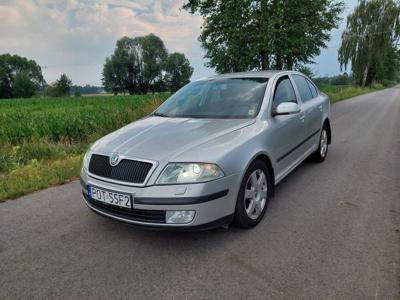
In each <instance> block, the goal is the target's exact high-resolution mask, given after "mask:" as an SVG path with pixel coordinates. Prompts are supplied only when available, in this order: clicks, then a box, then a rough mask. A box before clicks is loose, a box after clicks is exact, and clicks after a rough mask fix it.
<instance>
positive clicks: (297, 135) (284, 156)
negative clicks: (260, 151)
mask: <svg viewBox="0 0 400 300" xmlns="http://www.w3.org/2000/svg"><path fill="white" fill-rule="evenodd" d="M273 91H274V94H273V98H272V105H271V122H270V124H269V125H270V126H269V128H271V130H269V131H268V132H270V135H269V136H268V137H267V139H268V141H267V142H268V145H271V146H272V147H271V150H270V151H271V152H272V156H273V157H274V159H275V165H276V175H277V177H279V176H280V174H283V173H285V171H286V170H287V169H289V168H290V167H291V166H292V165H293V163H295V162H296V161H297V160H298V159H299V158H300V157H301V154H302V153H301V151H299V147H298V145H299V144H300V143H301V141H302V139H303V135H304V132H303V130H304V124H303V121H304V118H303V114H302V113H298V114H293V115H276V116H273V114H272V111H274V109H275V108H276V107H277V106H278V105H279V104H280V103H283V102H295V103H298V100H297V97H296V93H295V90H294V88H293V84H292V81H291V79H290V78H289V76H288V75H283V76H281V77H280V78H279V79H278V80H277V81H276V83H275V87H274V88H273Z"/></svg>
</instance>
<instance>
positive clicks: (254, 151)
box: [81, 71, 331, 230]
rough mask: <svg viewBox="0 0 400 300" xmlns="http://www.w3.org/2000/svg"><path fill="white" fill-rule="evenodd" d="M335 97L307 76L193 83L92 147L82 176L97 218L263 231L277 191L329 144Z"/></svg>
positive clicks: (245, 76)
mask: <svg viewBox="0 0 400 300" xmlns="http://www.w3.org/2000/svg"><path fill="white" fill-rule="evenodd" d="M329 118H330V102H329V98H328V97H327V96H326V95H325V94H323V93H321V92H320V91H318V88H317V87H316V86H315V85H314V84H313V83H312V82H311V80H310V79H308V78H307V77H306V76H304V75H303V74H301V73H298V72H294V71H265V72H247V73H234V74H225V75H219V76H215V77H211V78H208V79H204V80H199V81H195V82H192V83H190V84H188V85H186V86H185V87H183V88H182V89H180V90H179V91H178V92H177V93H175V94H174V95H172V96H171V97H170V98H169V99H168V100H167V101H165V102H164V103H163V104H162V105H161V106H160V107H159V108H158V109H157V110H156V111H155V112H154V113H152V114H151V115H149V116H147V117H145V118H143V119H141V120H139V121H136V122H133V123H131V124H129V125H127V126H125V127H123V128H121V129H119V130H117V131H115V132H113V133H111V134H109V135H107V136H105V137H103V138H101V139H100V140H98V141H97V142H95V143H94V144H93V146H92V147H91V148H90V149H89V151H88V152H87V153H86V155H85V157H84V161H83V167H82V171H81V184H82V187H83V196H84V198H85V202H86V204H87V206H88V207H89V208H90V209H91V210H93V211H94V212H96V213H98V214H100V215H103V216H105V217H109V218H111V219H114V220H118V221H123V222H127V223H130V224H132V225H136V226H142V227H151V228H165V229H183V230H186V229H191V230H198V229H207V228H212V227H218V226H222V225H226V224H231V223H234V224H235V225H236V226H239V227H242V228H250V227H253V226H255V225H256V224H258V223H259V222H260V221H261V220H262V218H263V216H264V214H265V211H266V209H267V205H268V200H269V199H270V198H271V196H272V195H273V193H274V187H275V185H276V184H278V183H279V182H280V181H281V180H282V179H283V178H284V177H285V176H287V175H288V174H289V173H290V172H291V171H292V170H293V169H294V168H296V167H297V166H298V165H299V164H300V163H301V162H302V161H304V160H305V159H306V158H308V157H310V156H311V157H312V159H313V160H315V161H317V162H322V161H323V160H324V159H325V157H326V155H327V151H328V144H330V142H331V127H330V121H329Z"/></svg>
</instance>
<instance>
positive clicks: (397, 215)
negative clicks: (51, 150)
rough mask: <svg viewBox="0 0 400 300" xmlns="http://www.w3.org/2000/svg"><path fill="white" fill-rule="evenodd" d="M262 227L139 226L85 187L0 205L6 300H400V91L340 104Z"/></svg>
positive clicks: (1, 286) (0, 268)
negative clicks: (93, 200)
mask: <svg viewBox="0 0 400 300" xmlns="http://www.w3.org/2000/svg"><path fill="white" fill-rule="evenodd" d="M332 127H333V144H332V145H331V147H330V148H329V153H328V157H327V160H326V161H325V162H324V163H322V164H313V163H311V162H305V163H303V164H302V165H301V166H300V167H299V168H297V169H296V170H295V171H294V172H293V173H292V174H291V175H289V177H287V178H286V179H285V180H284V181H282V182H281V183H280V184H279V186H278V187H277V190H276V195H275V197H274V198H273V199H272V200H271V202H270V205H269V207H268V211H267V214H266V216H265V219H264V220H263V221H262V222H261V223H260V224H259V226H257V227H256V228H254V229H252V230H248V231H245V230H239V229H235V228H229V229H216V230H212V231H206V232H197V233H176V232H154V231H143V230H139V229H134V228H131V227H129V226H127V225H124V224H121V223H116V222H114V221H111V220H108V219H105V218H103V217H101V216H98V215H96V214H94V213H92V212H91V211H89V210H88V209H87V208H86V207H85V204H84V202H83V201H82V199H81V190H80V186H79V183H78V182H72V183H70V184H66V185H63V186H60V187H54V188H50V189H47V190H43V191H40V192H37V193H34V194H31V195H28V196H25V197H22V198H19V199H16V200H9V201H7V202H5V203H2V204H0V299H17V298H18V299H20V298H37V299H39V298H40V299H57V298H63V299H77V298H81V299H91V298H96V299H111V298H113V299H118V298H130V299H400V232H399V231H400V87H395V88H391V89H386V90H382V91H379V92H374V93H371V94H368V95H363V96H359V97H356V98H353V99H351V100H348V101H343V102H340V103H338V104H335V105H333V107H332Z"/></svg>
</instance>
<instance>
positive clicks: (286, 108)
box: [272, 102, 300, 116]
mask: <svg viewBox="0 0 400 300" xmlns="http://www.w3.org/2000/svg"><path fill="white" fill-rule="evenodd" d="M299 112H300V107H299V106H298V104H297V103H294V102H282V103H281V104H279V105H278V106H277V107H276V108H275V109H274V110H273V111H272V115H273V116H282V115H294V114H298V113H299Z"/></svg>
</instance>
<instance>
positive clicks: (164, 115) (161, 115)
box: [153, 112, 168, 118]
mask: <svg viewBox="0 0 400 300" xmlns="http://www.w3.org/2000/svg"><path fill="white" fill-rule="evenodd" d="M153 116H157V117H163V118H167V117H168V115H166V114H163V113H158V112H155V113H153Z"/></svg>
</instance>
